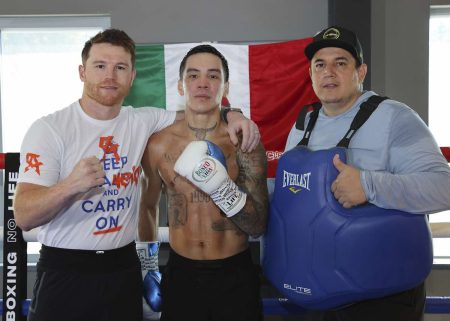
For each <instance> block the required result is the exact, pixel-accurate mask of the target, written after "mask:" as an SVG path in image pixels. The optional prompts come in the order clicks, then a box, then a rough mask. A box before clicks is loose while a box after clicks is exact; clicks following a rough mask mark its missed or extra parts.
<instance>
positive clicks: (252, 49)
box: [249, 38, 317, 178]
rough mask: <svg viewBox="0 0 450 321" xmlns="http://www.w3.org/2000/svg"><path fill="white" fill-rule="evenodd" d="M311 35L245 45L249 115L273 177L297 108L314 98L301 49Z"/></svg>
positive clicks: (269, 174)
mask: <svg viewBox="0 0 450 321" xmlns="http://www.w3.org/2000/svg"><path fill="white" fill-rule="evenodd" d="M311 40H312V38H306V39H300V40H293V41H286V42H281V43H272V44H261V45H251V46H249V80H250V117H251V119H252V120H253V121H255V122H256V123H257V124H258V126H259V130H260V132H261V141H262V143H263V145H264V147H265V149H266V152H267V155H268V161H269V162H268V166H269V169H268V177H269V178H270V177H275V171H276V165H277V160H278V158H279V157H280V156H281V153H282V152H283V151H284V147H285V145H286V139H287V136H288V134H289V130H290V129H291V127H292V125H293V124H294V122H295V120H296V119H297V115H298V112H299V110H300V109H301V107H303V106H305V105H308V104H311V103H312V102H314V101H317V98H316V95H315V94H314V91H313V89H312V85H311V79H310V77H309V60H308V59H307V58H306V57H305V55H304V53H303V51H304V48H305V46H306V45H308V44H309V43H310V42H311Z"/></svg>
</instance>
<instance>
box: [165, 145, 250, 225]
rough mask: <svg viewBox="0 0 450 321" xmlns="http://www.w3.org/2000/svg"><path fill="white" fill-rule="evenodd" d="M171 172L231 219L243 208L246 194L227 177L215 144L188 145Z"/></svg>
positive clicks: (222, 160) (223, 163)
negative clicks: (202, 194)
mask: <svg viewBox="0 0 450 321" xmlns="http://www.w3.org/2000/svg"><path fill="white" fill-rule="evenodd" d="M174 170H175V172H177V173H178V174H180V175H181V176H183V177H185V178H187V179H188V180H189V181H190V182H191V183H192V184H194V185H195V186H197V187H198V188H199V189H201V190H202V191H203V192H205V193H207V194H209V196H210V197H211V199H212V200H213V201H214V203H216V205H217V206H218V207H219V208H220V209H221V210H222V212H224V213H225V215H226V216H228V217H231V216H233V215H235V214H237V213H238V212H239V211H240V210H241V209H242V208H243V207H244V205H245V202H246V200H247V194H245V193H244V192H242V191H241V190H239V188H238V187H237V185H236V184H235V183H234V182H233V181H232V180H231V178H230V177H229V176H228V173H227V169H226V161H225V156H224V155H223V152H222V150H221V149H220V148H219V146H217V145H216V144H214V143H212V142H210V141H207V140H197V141H193V142H190V143H189V144H188V145H187V146H186V148H185V149H184V151H183V152H182V153H181V155H180V157H179V158H178V159H177V161H176V163H175V167H174Z"/></svg>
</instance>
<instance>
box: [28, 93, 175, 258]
mask: <svg viewBox="0 0 450 321" xmlns="http://www.w3.org/2000/svg"><path fill="white" fill-rule="evenodd" d="M174 120H175V112H168V111H165V110H163V109H159V108H151V107H145V108H132V107H129V106H128V107H122V108H121V111H120V114H119V115H118V116H117V117H116V118H114V119H111V120H97V119H93V118H91V117H89V116H88V115H86V114H85V113H84V112H83V110H82V109H81V106H80V104H79V102H78V101H77V102H75V103H73V104H71V105H70V106H68V107H66V108H64V109H62V110H59V111H57V112H55V113H53V114H50V115H48V116H45V117H43V118H40V119H38V120H37V121H35V122H34V123H33V125H32V126H31V127H30V129H29V130H28V132H27V134H26V135H25V138H24V141H23V144H22V147H21V152H20V163H21V165H20V170H19V182H20V183H32V184H38V185H42V186H52V185H54V184H56V183H57V182H59V181H61V180H63V179H64V178H66V177H67V176H68V175H69V174H70V173H71V172H72V170H73V168H74V167H75V165H76V164H77V163H78V162H79V161H80V160H81V159H83V158H86V157H90V156H96V157H97V158H99V159H102V160H103V162H102V163H103V168H104V171H105V174H106V176H105V183H104V185H103V186H100V187H98V188H94V189H91V190H90V191H89V192H87V193H85V194H83V195H80V196H79V197H78V199H77V200H75V201H74V202H73V203H71V204H70V206H69V207H67V208H65V209H63V210H62V211H60V212H59V213H58V214H57V215H56V217H55V218H53V219H52V220H51V221H50V222H49V223H47V224H45V225H43V226H42V227H41V229H40V231H39V233H38V241H39V242H41V243H42V244H45V245H47V246H52V247H59V248H68V249H85V250H108V249H113V248H118V247H122V246H125V245H126V244H128V243H130V242H132V241H133V240H134V239H135V237H136V228H137V220H138V215H137V214H138V196H139V175H140V172H141V166H140V163H141V158H142V155H143V153H144V149H145V146H146V143H147V140H148V138H149V137H150V135H151V134H152V133H154V132H157V131H159V130H161V129H163V128H165V127H167V126H169V125H171V124H172V123H173V122H174Z"/></svg>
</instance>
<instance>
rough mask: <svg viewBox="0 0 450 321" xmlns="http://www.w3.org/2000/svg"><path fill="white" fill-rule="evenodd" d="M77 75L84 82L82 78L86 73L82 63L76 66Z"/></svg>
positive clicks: (84, 77)
mask: <svg viewBox="0 0 450 321" xmlns="http://www.w3.org/2000/svg"><path fill="white" fill-rule="evenodd" d="M78 75H79V76H80V80H81V81H82V82H84V80H85V79H86V75H85V70H84V66H83V65H79V66H78Z"/></svg>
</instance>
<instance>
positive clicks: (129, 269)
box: [28, 242, 143, 321]
mask: <svg viewBox="0 0 450 321" xmlns="http://www.w3.org/2000/svg"><path fill="white" fill-rule="evenodd" d="M40 253H41V255H40V258H39V262H38V264H37V279H36V283H35V285H34V289H33V299H32V302H31V305H30V309H29V314H28V320H29V321H61V320H65V321H125V320H126V321H142V292H143V289H142V275H141V269H140V262H139V259H138V257H137V254H136V248H135V244H134V242H133V243H130V244H129V245H127V246H125V247H122V248H119V249H115V250H108V251H84V250H68V249H61V248H53V247H48V246H45V245H43V246H42V249H41V252H40Z"/></svg>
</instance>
